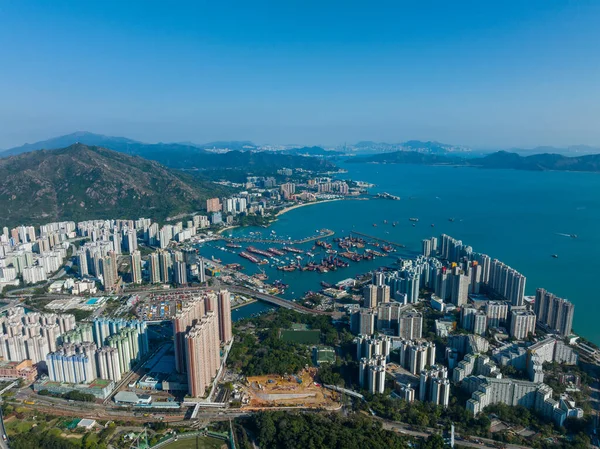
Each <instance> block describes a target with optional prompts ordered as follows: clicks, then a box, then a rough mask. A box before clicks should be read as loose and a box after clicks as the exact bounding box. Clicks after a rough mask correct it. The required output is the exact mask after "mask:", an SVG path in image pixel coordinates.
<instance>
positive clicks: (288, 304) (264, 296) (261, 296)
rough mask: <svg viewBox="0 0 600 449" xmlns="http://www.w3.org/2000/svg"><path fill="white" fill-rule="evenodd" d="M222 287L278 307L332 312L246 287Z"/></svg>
mask: <svg viewBox="0 0 600 449" xmlns="http://www.w3.org/2000/svg"><path fill="white" fill-rule="evenodd" d="M223 288H226V289H227V290H229V291H230V292H232V293H239V294H241V295H247V296H252V297H253V298H256V299H258V300H260V301H263V302H267V303H269V304H273V305H275V306H278V307H283V308H284V309H290V310H295V311H296V312H300V313H311V314H313V315H332V314H333V313H332V312H325V311H323V310H315V309H309V308H308V307H304V306H303V305H301V304H298V303H297V302H296V301H289V300H287V299H283V298H280V297H279V296H275V295H269V294H268V293H261V292H257V291H256V290H253V289H251V288H247V287H239V286H235V285H224V286H223Z"/></svg>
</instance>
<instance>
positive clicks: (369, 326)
mask: <svg viewBox="0 0 600 449" xmlns="http://www.w3.org/2000/svg"><path fill="white" fill-rule="evenodd" d="M350 330H351V331H352V333H354V334H357V335H373V334H374V333H375V331H379V332H382V333H385V334H386V335H392V336H397V337H402V338H408V339H415V338H421V336H422V332H423V315H422V314H421V312H418V311H416V310H414V309H412V308H406V307H403V306H402V304H399V303H395V302H389V303H382V304H380V305H379V306H377V307H376V308H374V309H368V308H360V309H357V310H355V311H353V312H352V313H351V315H350Z"/></svg>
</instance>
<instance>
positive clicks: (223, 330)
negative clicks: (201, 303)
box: [217, 290, 233, 342]
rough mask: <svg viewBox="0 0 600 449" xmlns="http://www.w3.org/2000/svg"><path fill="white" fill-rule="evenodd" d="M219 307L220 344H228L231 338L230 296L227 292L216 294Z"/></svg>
mask: <svg viewBox="0 0 600 449" xmlns="http://www.w3.org/2000/svg"><path fill="white" fill-rule="evenodd" d="M217 298H218V301H217V302H218V306H219V338H220V340H221V341H222V342H229V341H231V339H232V338H233V335H232V333H231V294H230V293H229V291H228V290H221V291H219V292H218V293H217Z"/></svg>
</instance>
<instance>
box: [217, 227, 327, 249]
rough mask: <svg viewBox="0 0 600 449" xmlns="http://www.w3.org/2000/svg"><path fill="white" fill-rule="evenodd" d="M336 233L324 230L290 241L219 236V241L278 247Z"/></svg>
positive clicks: (310, 240) (323, 237) (298, 243)
mask: <svg viewBox="0 0 600 449" xmlns="http://www.w3.org/2000/svg"><path fill="white" fill-rule="evenodd" d="M333 234H335V232H333V231H332V230H331V229H323V230H322V231H321V232H320V233H318V234H316V235H311V236H309V237H305V238H303V239H298V240H289V239H278V238H272V239H269V238H262V237H224V236H222V235H221V236H219V239H218V240H225V241H226V242H228V243H266V244H276V245H301V244H302V243H308V242H312V241H313V240H319V239H325V238H327V237H331V236H332V235H333Z"/></svg>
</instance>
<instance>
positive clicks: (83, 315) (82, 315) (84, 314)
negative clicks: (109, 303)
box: [65, 309, 94, 321]
mask: <svg viewBox="0 0 600 449" xmlns="http://www.w3.org/2000/svg"><path fill="white" fill-rule="evenodd" d="M65 313H70V314H72V315H74V316H75V319H76V320H77V321H83V320H85V319H87V318H89V317H90V315H91V314H92V313H94V311H93V310H81V309H69V310H66V311H65Z"/></svg>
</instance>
